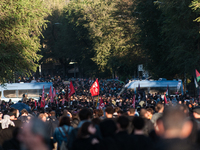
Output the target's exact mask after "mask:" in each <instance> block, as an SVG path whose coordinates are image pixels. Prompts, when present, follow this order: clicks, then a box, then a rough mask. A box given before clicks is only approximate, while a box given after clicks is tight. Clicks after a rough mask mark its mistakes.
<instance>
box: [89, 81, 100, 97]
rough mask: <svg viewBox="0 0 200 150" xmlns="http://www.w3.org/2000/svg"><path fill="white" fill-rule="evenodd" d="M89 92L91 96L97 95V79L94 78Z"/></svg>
mask: <svg viewBox="0 0 200 150" xmlns="http://www.w3.org/2000/svg"><path fill="white" fill-rule="evenodd" d="M90 93H91V95H92V96H97V95H99V82H98V79H96V81H95V82H94V83H93V84H92V86H91V88H90Z"/></svg>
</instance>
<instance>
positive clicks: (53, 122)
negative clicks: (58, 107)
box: [47, 111, 59, 137]
mask: <svg viewBox="0 0 200 150" xmlns="http://www.w3.org/2000/svg"><path fill="white" fill-rule="evenodd" d="M47 124H48V130H49V134H50V137H52V136H53V133H54V131H55V129H56V127H58V124H59V121H58V119H57V118H56V112H55V111H51V112H50V113H49V117H48V118H47Z"/></svg>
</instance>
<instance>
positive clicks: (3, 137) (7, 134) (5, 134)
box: [0, 120, 22, 145]
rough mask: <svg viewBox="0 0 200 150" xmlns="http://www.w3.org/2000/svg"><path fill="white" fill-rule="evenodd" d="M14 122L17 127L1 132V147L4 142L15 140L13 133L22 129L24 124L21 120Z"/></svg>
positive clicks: (10, 127)
mask: <svg viewBox="0 0 200 150" xmlns="http://www.w3.org/2000/svg"><path fill="white" fill-rule="evenodd" d="M12 121H13V122H14V124H15V127H13V126H9V127H8V128H7V129H2V130H1V131H0V145H2V144H3V143H4V141H6V140H10V139H11V138H13V131H14V130H15V129H16V128H21V125H22V122H21V121H20V120H12ZM0 125H1V124H0Z"/></svg>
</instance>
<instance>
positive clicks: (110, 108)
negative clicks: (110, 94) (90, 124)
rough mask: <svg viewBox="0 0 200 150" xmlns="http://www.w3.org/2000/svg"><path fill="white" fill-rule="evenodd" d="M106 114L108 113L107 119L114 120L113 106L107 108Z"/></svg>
mask: <svg viewBox="0 0 200 150" xmlns="http://www.w3.org/2000/svg"><path fill="white" fill-rule="evenodd" d="M105 112H106V117H107V118H112V117H113V113H114V110H113V107H112V106H108V107H106V109H105Z"/></svg>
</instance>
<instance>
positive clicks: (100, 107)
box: [99, 97, 105, 109]
mask: <svg viewBox="0 0 200 150" xmlns="http://www.w3.org/2000/svg"><path fill="white" fill-rule="evenodd" d="M104 106H105V105H104V103H103V99H102V97H101V100H100V103H99V109H102V108H104Z"/></svg>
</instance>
